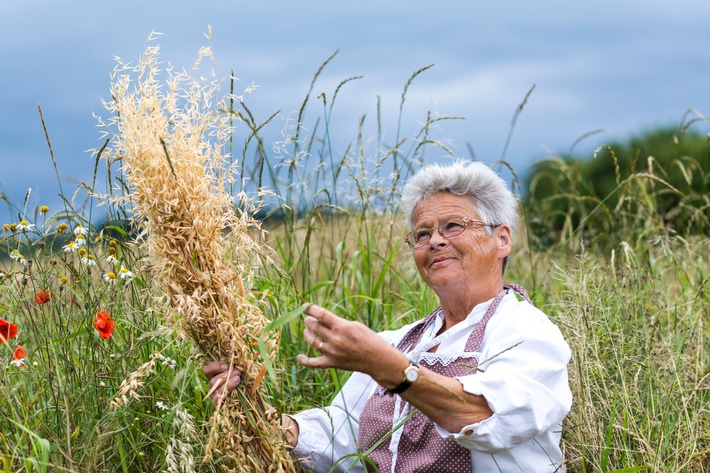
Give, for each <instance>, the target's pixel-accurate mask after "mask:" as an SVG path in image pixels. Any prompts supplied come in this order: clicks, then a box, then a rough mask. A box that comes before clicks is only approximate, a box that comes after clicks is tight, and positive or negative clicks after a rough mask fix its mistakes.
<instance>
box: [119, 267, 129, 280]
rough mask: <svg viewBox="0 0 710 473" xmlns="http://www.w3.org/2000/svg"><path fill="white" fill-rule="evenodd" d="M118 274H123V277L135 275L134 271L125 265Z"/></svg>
mask: <svg viewBox="0 0 710 473" xmlns="http://www.w3.org/2000/svg"><path fill="white" fill-rule="evenodd" d="M118 274H119V276H121V279H131V278H132V277H133V273H132V272H130V271H129V270H128V269H126V268H124V267H123V266H121V271H119V272H118Z"/></svg>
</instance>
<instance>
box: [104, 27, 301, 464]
mask: <svg viewBox="0 0 710 473" xmlns="http://www.w3.org/2000/svg"><path fill="white" fill-rule="evenodd" d="M151 36H153V35H151ZM153 43H154V39H153V38H152V37H151V38H150V39H149V42H148V47H147V48H146V50H145V52H144V54H143V56H142V57H141V59H140V61H139V63H138V64H137V65H135V66H130V65H127V64H124V63H122V62H120V59H119V65H118V66H117V68H116V69H115V70H114V73H113V75H112V84H111V92H112V98H113V100H112V101H111V102H108V103H106V104H105V106H106V108H107V109H108V110H109V111H110V112H111V115H112V118H111V119H110V120H108V121H107V122H105V123H104V122H101V121H100V124H101V125H104V126H106V127H108V128H109V129H111V130H114V131H113V133H111V134H112V135H113V136H112V137H111V148H110V149H108V150H107V151H105V152H104V156H106V157H107V159H109V160H110V161H111V162H113V161H116V160H120V162H121V170H122V172H123V174H124V177H125V180H126V182H127V184H128V187H129V189H130V193H129V194H128V195H125V196H123V197H121V198H119V199H116V201H115V202H114V203H117V204H118V205H123V206H125V207H126V208H127V209H128V210H130V211H132V213H133V215H134V217H135V218H136V220H137V221H138V222H140V224H141V226H142V228H141V237H142V241H143V243H144V244H145V245H146V247H147V250H148V254H149V256H150V266H151V267H152V268H153V270H154V271H155V272H156V274H157V275H158V276H159V277H160V279H161V280H162V281H163V283H164V284H165V287H166V290H167V292H168V295H169V299H170V303H171V305H172V307H173V308H174V309H175V313H176V316H177V319H178V321H179V324H180V327H181V328H182V330H183V331H184V332H185V333H186V334H187V335H188V336H189V337H190V338H191V339H192V340H193V341H194V342H195V344H196V345H197V347H198V349H199V351H200V352H201V353H202V354H203V355H204V357H205V358H206V359H208V360H224V361H226V362H228V363H230V364H231V365H233V366H235V367H239V368H240V369H241V370H242V371H243V373H244V374H243V377H244V378H245V380H246V381H245V385H246V386H253V389H245V390H240V393H241V394H242V395H243V397H242V400H241V401H239V400H237V399H236V398H234V397H230V398H229V399H228V400H227V401H226V402H225V403H223V404H221V405H220V406H218V408H217V409H216V412H215V414H214V415H213V417H212V419H211V425H212V429H211V434H210V440H209V441H208V445H207V447H206V453H205V457H206V459H207V460H210V459H212V457H213V455H220V456H221V457H222V458H220V464H222V465H224V469H225V470H226V471H235V472H253V471H265V472H266V471H268V472H292V471H295V467H294V466H293V463H292V462H291V459H290V456H289V452H288V449H287V447H286V445H285V442H284V440H283V436H282V434H281V430H280V419H279V418H278V416H277V415H276V413H275V412H274V410H273V409H272V408H270V406H269V405H268V404H267V403H266V402H265V400H264V395H263V389H262V388H261V379H262V378H263V375H264V372H265V366H264V363H263V358H262V355H261V353H260V351H259V349H258V341H259V340H260V339H261V340H262V343H264V344H265V347H266V350H267V352H268V353H269V354H270V355H271V356H272V357H275V354H276V351H277V346H278V339H277V335H276V334H275V333H269V334H265V333H264V329H265V327H266V325H267V323H268V320H267V319H266V318H265V317H264V315H263V314H262V312H261V311H260V309H259V307H258V306H257V305H255V304H254V303H253V302H252V301H253V298H252V294H250V293H249V291H248V287H249V284H248V283H249V277H248V275H249V274H250V270H251V269H252V265H253V264H255V261H257V258H255V256H258V255H260V254H262V253H263V251H264V248H262V247H261V246H260V245H259V244H258V243H257V242H256V240H255V239H253V238H252V237H251V235H250V233H249V231H248V229H249V227H250V226H253V225H255V222H253V221H252V220H251V219H250V217H249V215H248V214H247V213H245V212H239V211H237V210H236V209H235V205H234V202H233V198H232V196H231V195H230V194H229V192H227V186H228V184H229V182H230V181H229V179H230V178H231V176H233V175H234V173H233V169H231V168H230V163H229V161H228V156H227V155H226V154H225V152H224V151H225V149H226V146H225V145H226V144H227V143H228V136H229V133H230V132H231V130H230V128H229V116H228V115H227V113H224V111H225V107H224V103H223V102H220V101H217V100H216V96H217V94H218V93H219V85H218V82H217V81H216V80H215V79H214V74H213V75H212V78H211V80H210V81H207V80H205V79H203V78H195V77H193V76H192V75H191V74H190V73H188V72H185V71H182V72H175V71H174V70H172V69H171V68H169V67H168V68H167V70H166V71H165V73H166V74H167V80H166V81H165V83H162V82H161V80H160V78H159V76H160V74H161V71H160V67H161V63H160V62H159V60H158V55H159V47H158V46H157V45H154V44H153ZM211 56H212V53H211V51H210V49H209V48H202V49H201V50H200V52H199V54H198V60H197V62H196V66H195V67H194V68H193V70H196V69H197V66H198V65H199V64H200V62H202V61H203V60H204V59H206V58H211ZM272 360H273V358H272ZM225 456H226V457H227V459H228V460H229V461H227V462H225V461H223V460H224V457H225Z"/></svg>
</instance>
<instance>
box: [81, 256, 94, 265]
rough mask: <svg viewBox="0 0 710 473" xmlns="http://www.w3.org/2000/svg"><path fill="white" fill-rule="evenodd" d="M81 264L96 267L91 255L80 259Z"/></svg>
mask: <svg viewBox="0 0 710 473" xmlns="http://www.w3.org/2000/svg"><path fill="white" fill-rule="evenodd" d="M81 262H82V263H84V264H85V265H87V266H96V260H95V259H94V257H93V256H91V255H86V256H84V257H83V258H81Z"/></svg>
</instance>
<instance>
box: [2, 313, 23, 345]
mask: <svg viewBox="0 0 710 473" xmlns="http://www.w3.org/2000/svg"><path fill="white" fill-rule="evenodd" d="M18 329H19V327H18V326H17V325H15V324H13V323H12V322H8V321H7V320H4V319H0V343H5V342H6V341H7V340H10V339H11V338H15V337H16V336H17V330H18Z"/></svg>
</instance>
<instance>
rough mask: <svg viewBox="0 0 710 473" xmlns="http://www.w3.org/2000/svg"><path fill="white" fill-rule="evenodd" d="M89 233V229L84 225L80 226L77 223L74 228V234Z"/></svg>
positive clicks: (82, 234)
mask: <svg viewBox="0 0 710 473" xmlns="http://www.w3.org/2000/svg"><path fill="white" fill-rule="evenodd" d="M88 233H89V230H88V229H87V228H86V227H82V226H81V225H77V226H76V228H75V229H74V235H77V236H79V235H81V236H84V235H86V234H88Z"/></svg>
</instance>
